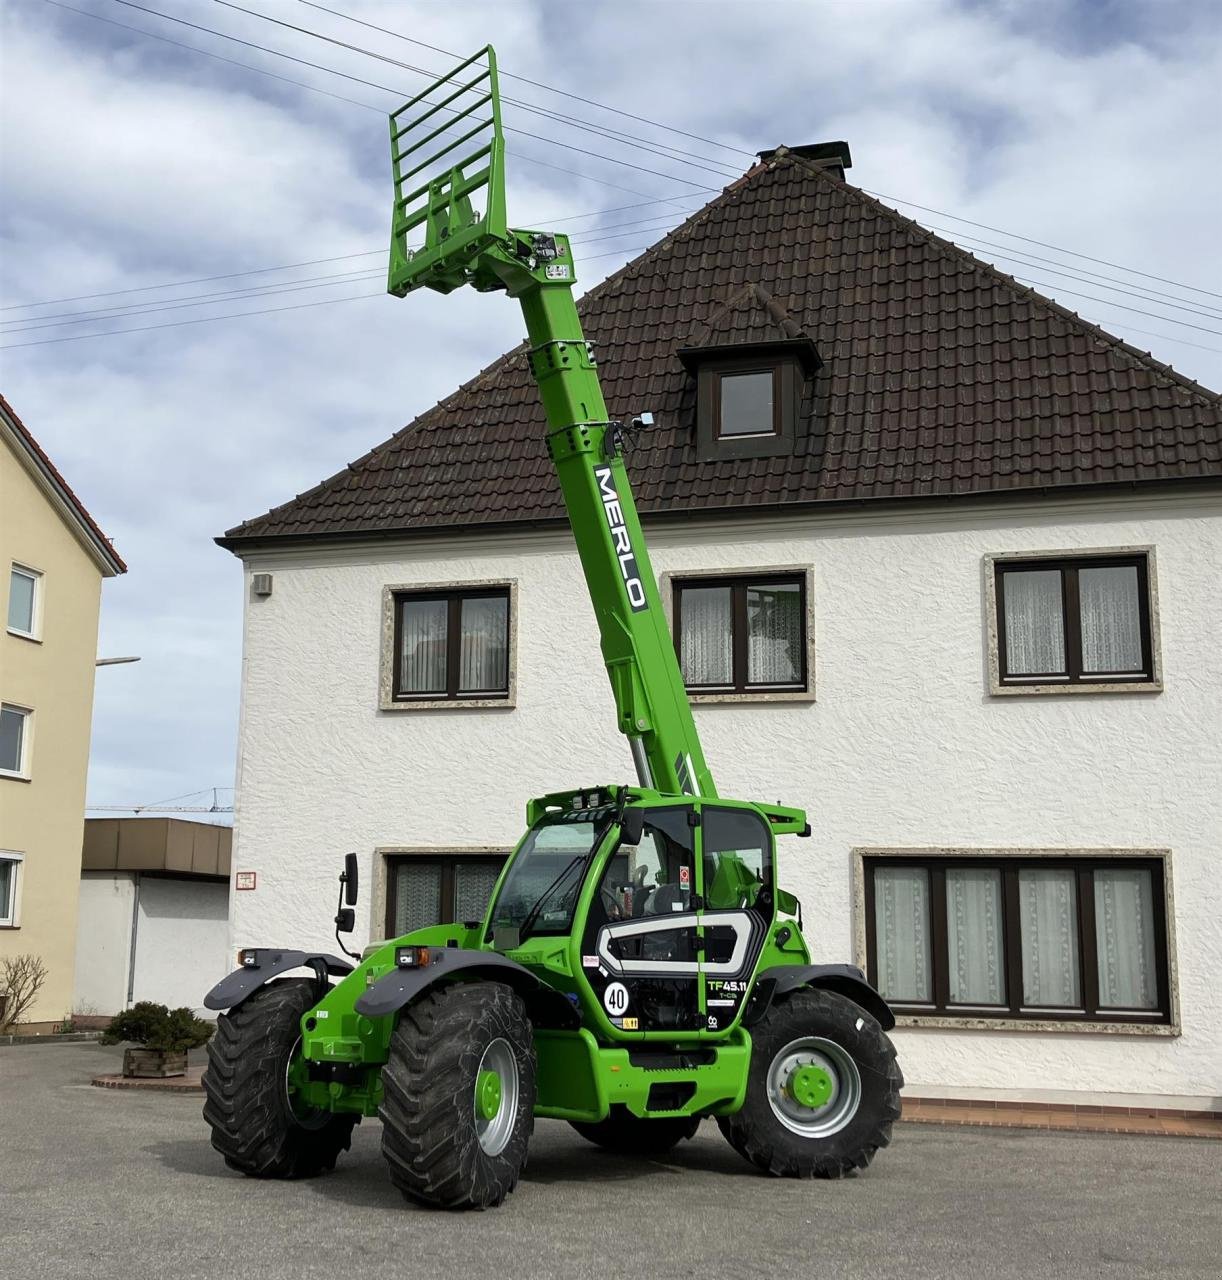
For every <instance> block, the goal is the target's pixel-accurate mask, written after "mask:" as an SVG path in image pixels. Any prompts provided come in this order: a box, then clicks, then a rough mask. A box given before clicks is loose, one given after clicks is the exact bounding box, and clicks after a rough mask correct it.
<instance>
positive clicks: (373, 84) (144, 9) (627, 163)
mask: <svg viewBox="0 0 1222 1280" xmlns="http://www.w3.org/2000/svg"><path fill="white" fill-rule="evenodd" d="M216 2H217V3H218V4H219V3H223V2H224V0H216ZM114 3H115V4H121V5H123V6H125V7H126V8H128V9H137V10H139V11H140V12H141V13H148V14H151V15H152V16H153V17H156V18H162V19H163V20H164V21H166V22H177V23H180V24H181V25H182V26H185V27H190V28H192V30H195V31H203V32H206V33H207V34H209V35H214V36H219V37H220V38H221V39H222V40H232V41H234V42H235V43H237V44H242V45H245V46H246V47H247V48H250V49H258V50H259V51H260V52H262V53H270V54H271V55H272V56H273V57H277V58H287V59H288V60H289V61H290V62H298V63H301V65H302V66H307V67H313V68H314V69H315V70H317V71H326V72H328V73H329V74H331V75H334V76H342V77H343V78H344V79H345V80H352V81H355V82H356V83H358V84H363V85H366V86H368V87H370V88H373V89H381V90H383V91H384V92H385V93H393V94H397V95H404V94H407V93H408V92H409V91H408V90H406V89H401V88H397V87H394V86H392V85H386V84H379V83H378V82H377V81H375V80H365V79H363V78H362V77H361V76H353V75H349V74H348V73H347V72H345V71H337V70H336V69H335V68H334V67H326V66H323V65H322V64H320V63H317V62H310V61H308V60H307V59H305V58H298V57H295V56H294V55H293V54H288V53H284V52H282V51H281V50H279V49H271V48H269V47H268V46H267V45H261V44H255V43H254V42H253V41H251V40H243V39H241V38H240V37H239V36H234V35H230V34H228V33H227V32H224V31H217V30H215V29H214V28H212V27H205V26H201V25H200V24H199V23H196V22H188V21H187V20H186V19H185V18H176V17H174V15H173V14H169V13H162V12H161V11H160V10H159V9H150V8H149V7H148V6H146V5H142V4H137V3H136V2H135V0H114ZM226 7H228V8H232V9H238V10H239V11H240V12H243V13H249V14H251V15H252V16H253V17H257V18H262V19H263V20H264V21H266V22H271V23H274V24H275V25H277V26H285V27H292V26H293V24H292V23H287V22H283V21H282V20H281V19H279V18H272V17H269V16H268V15H267V14H260V13H257V12H256V11H255V10H253V9H241V8H240V6H238V5H227V6H226ZM294 29H297V30H302V31H304V32H305V33H306V34H317V33H312V32H309V31H307V30H306V28H294ZM319 39H328V38H327V37H322V36H319ZM329 42H330V43H332V44H335V45H338V46H341V47H347V48H351V49H353V50H354V51H356V52H359V53H364V54H366V55H368V56H369V57H374V58H377V59H378V60H379V61H387V62H393V61H394V60H393V59H389V58H385V57H384V56H382V55H379V54H375V53H373V52H371V51H370V50H367V49H360V48H359V47H357V46H352V45H349V46H344V42H343V41H341V40H335V39H334V38H329ZM412 69H413V70H415V68H412ZM422 74H424V75H432V73H431V72H422ZM447 110H448V111H449V113H450V114H451V115H457V114H458V112H457V111H456V110H453V109H450V108H447ZM502 127H503V129H504V131H505V132H506V133H516V134H520V135H521V136H522V137H525V138H533V139H535V140H536V141H538V142H545V143H547V144H548V146H551V147H562V148H564V150H566V151H573V152H576V153H577V154H579V155H584V156H589V157H591V158H592V159H595V160H602V161H604V162H606V163H608V164H614V165H619V166H621V167H622V168H625V169H633V170H635V171H636V172H638V173H646V174H650V175H652V176H653V177H655V178H665V179H666V180H667V181H668V182H679V183H682V184H683V185H684V186H686V187H701V189H707V184H705V185H704V186H703V187H702V185H701V183H699V182H697V181H695V180H694V179H691V178H684V177H681V176H680V175H678V174H673V173H663V172H662V170H660V169H650V168H649V167H648V166H646V165H639V164H633V163H632V161H631V160H620V159H618V158H617V157H615V156H607V155H603V154H602V153H601V152H598V151H590V150H588V149H587V148H585V147H578V146H574V145H573V144H572V143H570V142H561V141H560V140H559V139H557V138H545V137H543V136H542V135H541V134H538V133H532V132H531V131H530V130H529V129H519V128H516V127H514V126H511V125H503V126H502ZM526 158H528V157H525V156H524V157H523V159H526ZM530 159H531V162H532V163H539V164H544V165H545V167H550V166H546V162H544V161H535V160H534V159H533V157H531V158H530ZM683 163H686V164H689V165H690V164H691V163H692V162H691V161H684V162H683ZM719 176H725V175H719ZM734 176H737V175H734ZM594 181H601V179H594Z"/></svg>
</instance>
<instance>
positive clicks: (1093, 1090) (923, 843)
mask: <svg viewBox="0 0 1222 1280" xmlns="http://www.w3.org/2000/svg"><path fill="white" fill-rule="evenodd" d="M848 163H849V157H848V149H847V147H845V146H844V144H828V145H823V146H819V147H809V148H794V149H792V150H790V149H785V148H780V149H778V150H776V151H773V152H765V153H763V155H762V158H761V161H760V163H758V164H757V165H755V166H754V167H753V168H752V169H751V170H750V171H749V172H748V173H747V174H745V175H744V176H743V177H742V178H741V179H739V180H738V181H736V182H735V183H733V184H731V185H730V186H729V187H727V188H726V190H725V191H723V192H722V193H721V194H720V195H719V196H717V197H716V198H715V199H714V200H713V201H711V203H709V204H708V205H707V206H706V207H705V208H703V209H702V210H701V211H700V212H698V213H697V214H695V215H693V216H692V217H690V218H688V219H687V221H686V222H684V223H683V224H682V225H681V226H680V227H678V228H677V229H676V230H675V231H674V232H672V233H671V234H670V235H668V236H666V237H665V239H663V240H662V241H661V242H660V243H658V244H657V245H655V246H654V247H653V248H651V249H649V250H647V251H646V252H645V253H643V254H642V255H641V256H639V257H638V258H636V259H634V260H633V261H632V262H630V263H629V264H628V265H627V266H626V267H624V268H623V269H622V270H620V271H618V272H616V273H615V274H614V275H612V276H611V277H609V278H608V279H607V280H605V281H604V282H602V283H601V284H599V285H598V286H597V287H595V288H593V289H591V290H590V291H589V293H587V294H586V295H585V296H584V298H583V299H582V300H581V303H580V311H581V316H582V323H583V325H584V327H585V332H586V336H587V337H588V338H589V339H590V340H591V341H592V342H593V343H594V344H595V350H596V353H597V358H598V364H599V370H600V374H601V378H602V383H603V388H604V392H605V396H606V400H607V403H608V408H609V411H610V413H611V415H612V417H613V418H615V419H619V420H623V421H630V420H631V419H632V418H633V416H634V415H635V414H638V413H639V412H641V411H644V410H648V411H650V412H652V413H653V414H654V417H655V424H654V426H653V427H652V428H650V429H648V430H644V431H640V432H637V433H634V435H633V436H632V438H631V442H630V443H631V448H630V452H629V453H628V459H627V460H628V468H629V473H630V475H631V477H632V482H633V486H634V490H635V492H636V495H637V501H638V506H639V508H640V511H641V514H642V518H643V521H644V526H645V529H646V531H647V535H648V537H649V541H650V547H651V553H652V557H653V561H654V567H655V569H656V570H657V571H658V572H659V579H660V583H659V585H660V587H661V591H662V597H663V601H664V603H665V605H666V607H667V609H668V610H669V616H670V620H671V624H672V627H673V631H674V636H675V644H676V647H677V651H678V653H679V657H680V662H681V666H682V669H683V673H684V677H685V679H686V681H687V684H688V688H689V691H690V695H691V698H692V701H693V704H694V706H695V713H696V717H697V720H698V723H699V728H700V732H701V736H702V739H703V741H704V745H705V751H706V755H707V757H708V759H709V762H710V765H711V767H712V770H713V773H714V775H715V777H716V778H717V780H718V784H719V786H720V787H721V788H722V790H723V792H724V793H726V794H745V795H758V796H761V797H770V796H775V797H776V798H778V799H782V800H784V801H785V802H786V803H794V804H800V805H803V806H805V807H806V808H807V809H808V810H809V812H810V815H811V821H812V827H813V834H812V838H811V839H809V840H807V841H804V842H790V844H789V847H785V845H786V842H785V841H782V846H783V847H782V849H781V853H780V858H781V880H782V883H783V884H784V885H785V886H786V887H787V888H789V889H790V890H792V891H793V892H795V893H796V894H797V896H798V897H799V898H800V899H801V900H802V903H803V912H804V916H805V920H806V923H807V932H808V934H809V935H810V937H811V938H812V940H813V941H812V945H813V948H814V951H815V955H816V959H819V960H829V961H834V960H846V959H853V960H855V961H856V962H857V963H859V964H860V965H861V966H862V968H864V969H865V970H866V971H867V974H868V975H869V977H870V979H871V980H872V981H873V982H874V983H875V984H876V985H877V986H878V987H879V989H880V990H881V991H882V992H883V993H884V994H885V995H886V997H887V998H888V1000H889V1001H890V1002H891V1003H892V1005H893V1007H894V1009H895V1011H896V1014H897V1017H898V1020H899V1025H898V1027H897V1029H896V1032H895V1038H896V1041H897V1045H898V1048H899V1052H900V1056H901V1059H902V1061H903V1063H904V1070H905V1075H906V1077H907V1079H908V1081H909V1093H911V1094H914V1095H918V1096H919V1095H922V1094H923V1095H924V1096H934V1097H979V1098H988V1099H996V1098H1004V1097H1011V1098H1022V1099H1026V1100H1029V1101H1034V1102H1041V1101H1042V1102H1055V1101H1060V1102H1081V1103H1084V1104H1088V1105H1100V1104H1101V1102H1102V1103H1106V1102H1108V1101H1110V1102H1111V1103H1112V1104H1115V1105H1130V1104H1132V1103H1156V1104H1157V1105H1161V1106H1174V1107H1185V1108H1187V1107H1191V1108H1192V1109H1207V1110H1208V1109H1216V1108H1218V1107H1219V1106H1220V1105H1222V1103H1220V1098H1222V1068H1220V1067H1219V1063H1220V1062H1222V1031H1220V1030H1219V1028H1220V1027H1222V1016H1220V1015H1222V1002H1220V1001H1219V997H1218V995H1217V991H1216V983H1215V982H1214V973H1215V972H1216V969H1217V966H1218V963H1219V959H1220V957H1219V955H1218V932H1217V925H1216V921H1217V919H1218V917H1219V913H1220V912H1222V887H1220V882H1219V880H1218V878H1217V876H1216V874H1215V872H1214V868H1215V867H1216V861H1217V858H1216V854H1217V846H1218V838H1219V833H1220V832H1222V788H1219V787H1218V786H1217V776H1218V767H1219V764H1220V763H1222V741H1220V730H1219V726H1220V725H1222V648H1220V647H1219V645H1218V643H1217V636H1218V635H1219V634H1220V633H1222V598H1220V597H1219V593H1218V591H1217V582H1218V575H1219V572H1220V570H1222V400H1220V398H1219V396H1218V395H1217V394H1215V393H1214V392H1211V391H1208V390H1206V389H1205V388H1203V387H1200V386H1198V385H1197V384H1196V383H1194V382H1192V381H1190V380H1189V379H1187V378H1185V377H1183V376H1182V375H1180V374H1178V373H1177V372H1175V371H1174V370H1173V369H1171V368H1169V367H1168V366H1166V365H1164V364H1162V363H1160V362H1159V361H1157V360H1155V359H1153V358H1152V357H1151V356H1149V355H1148V354H1145V353H1143V352H1141V351H1139V350H1137V349H1135V348H1133V347H1132V346H1130V345H1128V344H1127V343H1125V342H1123V341H1121V340H1120V339H1118V338H1116V337H1114V336H1113V335H1111V334H1109V333H1107V332H1105V331H1104V330H1102V329H1100V328H1098V327H1097V326H1095V325H1093V324H1090V323H1088V322H1086V321H1084V320H1082V319H1081V318H1080V317H1078V316H1076V315H1074V314H1073V313H1072V312H1070V311H1067V310H1066V309H1065V308H1063V307H1061V306H1059V305H1057V304H1056V303H1054V302H1052V301H1050V300H1049V299H1047V298H1044V297H1042V296H1041V295H1039V294H1038V293H1036V292H1035V291H1033V290H1032V289H1029V288H1026V287H1024V286H1022V285H1020V284H1018V283H1016V282H1015V281H1014V280H1013V279H1011V278H1009V277H1008V276H1005V275H1004V274H1002V273H1000V272H998V271H997V270H995V269H994V268H993V267H991V266H989V265H988V264H986V263H984V262H982V261H980V260H979V259H977V258H975V257H973V256H972V255H971V254H969V253H967V252H965V251H964V250H962V249H960V248H958V247H956V246H954V245H952V244H950V243H948V242H947V241H945V240H943V239H940V238H939V237H938V236H936V235H934V234H933V233H932V232H930V231H928V230H926V229H925V228H923V227H921V226H920V225H918V224H917V223H915V222H913V221H911V220H909V219H907V218H904V217H901V216H900V215H899V214H897V213H895V212H894V211H893V210H891V209H889V208H887V207H886V206H884V205H883V204H881V203H880V202H879V201H878V200H876V199H873V198H871V197H870V196H868V195H866V194H865V193H864V192H862V191H861V190H859V189H857V188H855V187H853V186H852V185H850V184H849V183H848V182H847V181H846V180H845V168H846V167H847V166H848ZM579 266H580V264H579ZM545 440H546V429H545V423H544V417H543V412H542V409H541V407H540V404H539V401H538V397H537V393H536V390H535V387H534V384H533V382H532V380H531V377H530V371H529V368H528V365H527V353H526V348H525V346H521V347H518V348H516V349H515V350H513V351H510V352H509V353H507V354H506V355H505V356H503V357H502V358H501V359H499V360H497V361H496V362H494V363H493V364H492V365H490V366H489V367H488V368H487V369H485V370H484V371H483V372H482V373H480V374H478V375H477V376H476V377H474V378H473V379H472V380H471V381H470V382H468V383H466V384H465V385H464V386H462V387H460V388H459V389H458V390H457V391H456V392H455V393H454V394H453V395H452V396H450V397H449V398H448V399H446V400H443V401H442V402H441V403H440V404H438V405H437V406H436V407H435V408H433V409H431V410H429V411H427V412H426V413H424V414H422V415H421V416H420V417H419V418H418V419H416V420H415V421H414V422H412V423H410V424H409V425H408V426H406V427H404V428H403V429H402V430H400V431H398V432H397V433H396V434H394V435H392V436H391V437H390V438H389V439H387V440H386V441H384V442H383V443H382V444H379V445H378V446H377V447H375V448H373V449H372V450H371V451H370V452H369V453H367V454H366V455H364V456H363V457H361V458H358V459H357V460H356V461H355V462H353V463H351V464H350V465H349V466H348V467H346V468H345V469H344V470H343V471H341V472H340V473H338V474H337V475H334V476H332V477H330V478H329V479H327V480H324V481H323V482H322V483H321V484H319V485H318V486H316V487H315V488H314V489H311V490H310V491H308V492H306V493H303V494H300V495H299V496H298V497H296V498H294V499H293V500H292V501H290V502H287V503H286V504H284V505H283V506H280V507H277V508H276V509H274V510H272V511H270V512H268V513H267V514H265V515H262V516H258V517H255V518H253V519H250V520H247V521H246V522H244V523H243V524H240V525H238V526H237V527H235V528H233V529H231V530H229V532H228V533H226V534H225V535H224V537H222V538H219V539H218V541H219V542H220V543H221V545H222V546H224V547H226V548H228V549H229V550H231V551H232V552H233V553H234V554H236V555H237V556H239V557H240V558H241V560H242V561H243V564H244V568H245V571H246V599H247V605H246V621H245V666H244V685H243V714H242V731H241V748H240V751H241V755H240V765H239V798H238V806H237V809H238V812H237V823H236V847H235V855H234V856H235V863H234V865H235V868H238V869H242V870H246V869H248V870H251V871H255V872H256V873H257V881H256V883H257V888H256V889H255V891H253V892H239V893H235V895H234V899H235V902H234V930H235V934H234V941H235V944H247V943H255V942H259V941H261V940H266V939H276V940H283V939H286V938H288V939H293V940H294V943H295V945H315V944H317V945H324V944H326V943H327V941H328V935H329V925H328V923H327V920H326V912H325V909H324V908H323V907H321V906H320V905H319V904H322V903H325V902H326V901H327V894H328V892H329V888H330V885H331V883H332V880H333V876H334V872H335V863H336V859H337V857H338V854H340V853H342V852H344V851H347V850H349V849H356V850H357V851H358V853H359V855H360V857H361V859H362V861H363V864H364V866H365V868H366V875H367V880H368V882H369V883H371V884H372V885H373V887H374V891H373V894H372V900H371V904H370V908H369V915H368V917H367V918H366V919H364V920H363V921H362V922H361V925H362V929H363V931H364V933H365V935H366V936H368V937H380V936H393V935H396V934H398V933H401V932H403V931H405V930H406V929H408V928H412V927H416V926H417V925H420V924H424V923H428V922H431V921H435V920H437V919H446V920H450V919H459V920H461V919H469V918H471V917H473V916H477V915H479V914H481V912H482V909H483V906H484V903H485V902H486V899H487V895H488V892H489V888H490V886H491V883H492V880H493V878H494V877H495V874H496V870H497V868H498V867H499V865H500V863H501V862H502V860H503V859H504V857H505V855H506V853H507V851H508V850H510V849H511V848H512V846H513V844H514V843H515V841H516V839H517V838H518V836H519V835H520V833H521V829H522V825H523V812H522V806H523V801H524V799H525V798H526V797H528V796H530V795H536V794H543V793H546V792H548V791H550V790H554V789H557V788H560V787H566V786H571V785H574V784H575V783H580V782H581V781H582V779H586V780H597V779H606V778H615V777H623V778H624V779H625V780H628V779H629V778H630V777H631V776H632V767H631V761H630V759H629V757H628V753H627V749H626V746H625V744H624V743H623V740H622V739H621V738H620V736H619V735H618V734H617V733H616V732H615V728H614V714H613V704H612V699H611V694H610V691H609V689H607V688H606V687H605V681H604V679H603V675H602V671H601V669H600V663H599V658H598V639H597V630H596V627H595V622H594V618H593V614H592V610H591V608H590V604H589V602H588V599H587V596H586V591H585V587H584V583H583V580H582V576H581V572H580V568H579V565H578V562H577V557H576V554H575V551H574V548H573V544H572V538H571V534H570V533H569V531H568V528H567V525H566V523H565V519H564V511H563V506H562V502H561V496H560V490H559V487H558V485H557V482H556V480H555V477H554V473H553V471H552V467H551V464H550V462H549V460H548V457H547V452H546V447H545ZM575 766H576V767H579V769H580V772H581V778H577V777H575V776H574V774H573V769H574V767H575Z"/></svg>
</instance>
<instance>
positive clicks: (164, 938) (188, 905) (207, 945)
mask: <svg viewBox="0 0 1222 1280" xmlns="http://www.w3.org/2000/svg"><path fill="white" fill-rule="evenodd" d="M232 968H233V963H232V956H231V955H230V953H229V887H228V885H225V884H221V883H214V882H212V881H207V880H185V879H184V880H176V879H162V878H161V877H159V876H158V877H154V876H141V878H140V919H139V923H138V926H137V932H136V980H135V982H134V983H133V985H132V1000H133V1002H134V1001H138V1000H156V1001H157V1002H158V1003H160V1004H165V1005H169V1007H170V1008H171V1009H177V1008H179V1007H180V1006H182V1005H186V1006H187V1007H188V1008H190V1009H194V1010H195V1011H196V1012H197V1013H203V1012H204V1007H203V1004H204V995H205V994H206V992H207V991H208V988H209V987H211V986H212V985H213V984H214V983H216V982H219V981H220V979H221V978H223V977H224V976H225V974H226V973H228V972H229V971H230V970H231V969H232ZM208 1016H209V1017H211V1016H213V1015H211V1014H209V1015H208Z"/></svg>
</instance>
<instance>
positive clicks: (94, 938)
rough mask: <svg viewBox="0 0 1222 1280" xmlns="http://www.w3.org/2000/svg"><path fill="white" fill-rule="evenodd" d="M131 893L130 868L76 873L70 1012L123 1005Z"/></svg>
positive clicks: (114, 1010) (109, 1009) (115, 1008)
mask: <svg viewBox="0 0 1222 1280" xmlns="http://www.w3.org/2000/svg"><path fill="white" fill-rule="evenodd" d="M134 893H135V886H134V880H133V876H132V873H131V872H130V871H85V872H83V873H82V874H81V898H80V911H79V913H78V916H77V937H76V982H75V986H74V988H73V990H74V996H73V1000H72V1008H73V1011H74V1012H76V1013H91V1014H115V1013H118V1012H119V1011H120V1010H121V1009H124V1008H126V1007H127V966H128V963H129V961H130V959H131V943H132V898H133V896H134Z"/></svg>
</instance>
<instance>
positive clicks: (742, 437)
mask: <svg viewBox="0 0 1222 1280" xmlns="http://www.w3.org/2000/svg"><path fill="white" fill-rule="evenodd" d="M678 355H679V359H680V360H681V361H682V362H683V365H684V367H685V368H686V369H687V371H688V372H689V373H691V374H693V375H694V376H695V379H696V456H697V458H699V459H700V460H701V461H702V462H708V461H712V460H714V459H717V458H767V457H772V456H774V455H777V454H786V453H792V452H793V451H794V447H795V444H796V441H797V437H798V421H799V418H800V416H801V411H802V403H803V400H804V398H806V395H807V391H808V390H809V385H810V382H811V380H812V379H813V378H814V376H815V373H816V371H817V370H818V368H819V357H818V354H817V353H816V351H815V346H814V343H813V342H811V340H810V339H809V338H808V337H807V336H806V335H805V334H804V333H803V332H802V330H801V328H800V327H799V326H798V325H797V324H796V323H795V322H794V321H793V320H792V319H791V318H790V316H789V314H788V312H787V311H786V310H785V308H784V307H783V306H782V305H781V304H780V303H779V302H777V301H776V299H774V298H773V297H772V295H771V294H770V293H768V291H767V290H765V289H763V288H761V287H760V286H759V285H758V284H750V285H745V286H743V287H742V288H741V289H740V290H739V291H738V292H737V293H736V294H734V296H733V297H731V298H730V299H729V300H728V301H727V302H726V303H725V304H724V305H723V306H722V307H721V308H720V309H719V310H718V311H716V312H714V314H713V315H712V316H711V317H710V318H709V320H708V321H707V322H706V323H705V324H704V325H703V326H702V327H701V328H700V329H699V330H698V331H697V332H696V333H694V334H693V335H692V336H691V338H690V339H689V340H688V345H686V346H684V347H682V348H680V350H679V352H678Z"/></svg>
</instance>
